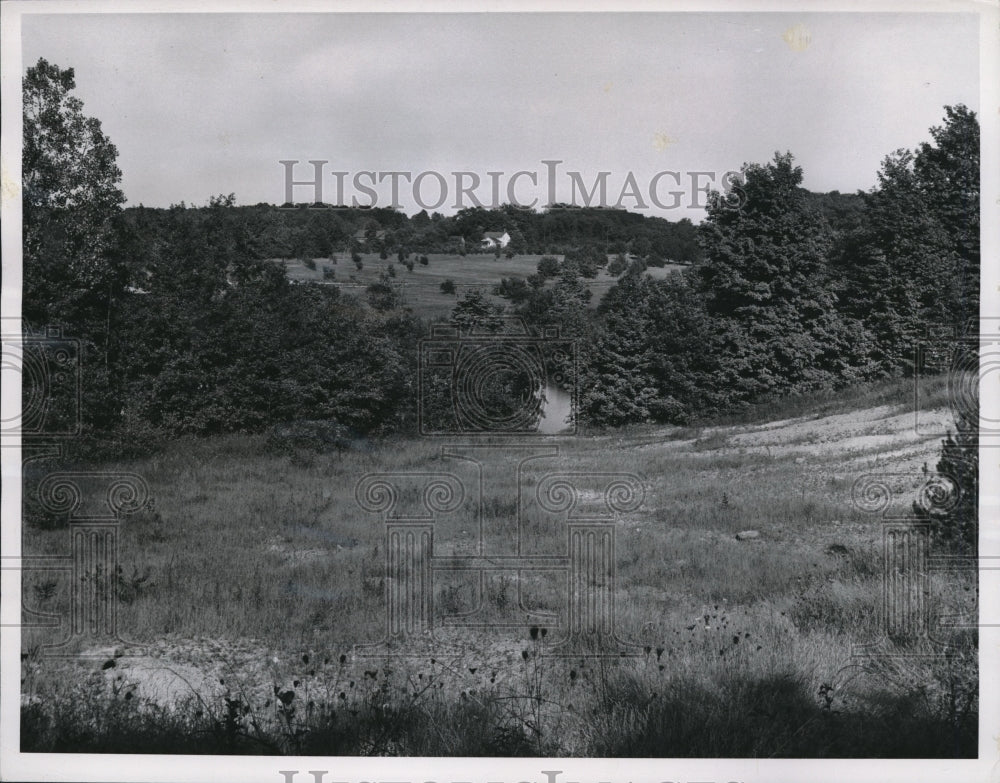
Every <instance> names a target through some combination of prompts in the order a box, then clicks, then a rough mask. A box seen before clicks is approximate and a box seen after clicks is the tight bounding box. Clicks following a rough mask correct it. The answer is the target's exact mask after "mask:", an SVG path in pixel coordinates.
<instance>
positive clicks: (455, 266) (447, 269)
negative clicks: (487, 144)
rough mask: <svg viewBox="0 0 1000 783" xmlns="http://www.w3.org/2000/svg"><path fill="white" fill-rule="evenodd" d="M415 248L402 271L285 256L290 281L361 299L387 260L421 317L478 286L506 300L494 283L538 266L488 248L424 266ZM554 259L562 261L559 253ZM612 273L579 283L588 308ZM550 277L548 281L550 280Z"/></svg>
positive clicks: (533, 259) (368, 259) (661, 273)
mask: <svg viewBox="0 0 1000 783" xmlns="http://www.w3.org/2000/svg"><path fill="white" fill-rule="evenodd" d="M419 256H420V254H419V253H414V254H413V255H411V256H410V259H411V260H412V261H413V262H414V266H413V271H412V272H409V271H407V269H406V267H405V266H403V264H402V263H400V262H399V261H398V260H397V259H396V256H395V254H392V255H390V256H389V258H387V259H381V258H379V255H378V253H361V264H362V269H360V270H358V269H357V267H356V266H355V264H354V262H353V261H352V260H351V255H350V253H338V254H336V256H335V258H334V259H330V258H315V259H313V263H314V264H315V265H316V268H315V269H309V268H307V267H306V266H305V264H304V262H303V261H302V260H301V259H284V260H282V261H281V263H284V265H285V268H286V270H287V272H288V278H289V280H294V281H302V282H312V283H326V284H329V285H334V284H335V285H336V286H337V287H338V288H339V289H340V290H341V291H343V292H344V293H345V294H353V295H355V296H357V297H359V298H360V299H361V300H362V301H364V300H365V289H366V287H367V286H369V285H371V284H372V283H374V282H377V281H378V279H379V275H381V274H382V273H384V272H386V270H387V269H388V268H389V266H390V265H392V266H393V267H394V268H395V270H396V277H395V278H394V282H395V283H398V284H400V285H401V286H402V287H403V300H404V301H403V304H404V306H405V307H408V308H410V309H412V310H413V312H414V313H415V314H416V315H418V316H421V317H424V318H433V317H439V316H440V317H447V316H448V315H450V314H451V311H452V309H453V308H454V307H455V302H456V301H458V300H459V299H461V298H462V296H463V295H464V294H465V293H466V292H467V291H469V290H470V289H473V288H479V289H482V290H483V291H484V292H485V293H486V294H487V295H488V297H489V299H490V301H493V302H496V303H498V304H503V303H505V300H504V299H501V298H500V297H498V296H494V295H493V293H492V292H493V286H495V285H496V284H497V283H498V282H499V281H500V279H501V278H503V277H520V278H526V277H528V276H529V275H532V274H534V273H535V272H536V271H537V267H538V262H539V260H541V259H542V258H544V257H545V256H544V255H538V254H522V255H516V256H514V257H513V258H507V257H506V256H505V255H501V256H500V257H499V258H495V257H494V256H493V254H492V253H478V254H468V255H464V256H461V255H457V254H456V255H449V254H445V253H428V254H427V259H428V264H427V266H423V265H422V264H420V263H419V262H418V261H417V259H418V258H419ZM552 257H553V258H556V259H558V260H559V261H560V262H562V256H561V255H553V256H552ZM683 268H684V267H682V266H679V265H667V266H663V267H650V268H649V269H647V270H646V272H647V273H648V274H649V275H651V276H652V277H654V278H656V279H660V278H663V277H666V276H667V275H668V274H669V273H670V272H671V271H672V270H674V269H683ZM325 269H332V270H333V275H334V277H333V279H332V280H328V279H324V277H323V275H324V270H325ZM617 279H618V278H617V277H615V276H613V275H610V274H608V272H607V270H606V269H600V270H599V271H598V273H597V277H595V278H594V279H592V280H591V279H586V278H584V281H583V282H584V283H585V284H586V285H587V287H588V288H589V289H590V290H591V291H593V297H592V298H591V300H590V305H591V307H596V306H597V304H598V302H600V301H601V297H603V296H604V295H605V294H606V293H607V292H608V290H609V289H610V288H611V286H613V285H614V284H615V282H616V281H617ZM445 280H451V281H452V282H454V283H455V293H454V294H444V293H442V292H441V283H443V282H444V281H445ZM551 284H552V283H551V281H550V282H549V283H548V285H551Z"/></svg>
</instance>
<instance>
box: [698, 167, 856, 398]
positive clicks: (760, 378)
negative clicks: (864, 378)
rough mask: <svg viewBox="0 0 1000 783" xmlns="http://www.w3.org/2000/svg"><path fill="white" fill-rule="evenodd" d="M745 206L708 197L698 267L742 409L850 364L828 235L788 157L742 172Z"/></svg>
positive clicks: (848, 334)
mask: <svg viewBox="0 0 1000 783" xmlns="http://www.w3.org/2000/svg"><path fill="white" fill-rule="evenodd" d="M743 175H744V178H745V182H744V184H743V186H742V187H743V191H744V193H745V201H744V203H742V204H741V205H739V206H738V208H737V207H734V206H733V204H732V203H731V202H730V200H729V199H727V198H726V197H725V196H724V195H722V194H719V193H712V194H711V195H710V197H709V203H708V217H707V219H706V220H705V221H704V222H703V223H702V224H701V226H700V227H699V229H700V232H701V237H702V242H703V246H704V259H703V260H702V261H701V262H700V263H699V264H698V265H697V267H696V270H697V274H698V279H699V280H700V283H701V291H702V293H703V294H704V296H705V297H706V302H707V306H708V311H709V313H710V314H711V316H712V317H713V319H715V320H716V321H718V323H719V324H720V326H721V327H722V328H723V332H725V333H728V335H729V340H728V344H727V345H725V348H724V350H725V356H726V361H727V363H728V365H729V367H728V369H729V375H730V378H729V379H728V380H729V381H730V383H731V384H733V386H732V387H731V388H734V389H739V390H740V392H741V393H742V394H741V396H742V397H743V398H744V399H746V400H750V399H756V398H760V397H764V396H771V395H777V394H785V393H789V392H799V391H805V390H808V389H814V388H818V387H821V386H824V385H827V384H829V383H831V382H833V381H835V379H836V378H838V377H840V376H841V374H842V373H843V371H844V370H845V368H846V367H850V366H851V365H852V363H853V362H855V361H856V360H857V357H856V356H855V355H854V351H855V345H854V342H853V341H852V334H853V332H852V330H851V329H850V328H849V327H848V326H847V325H846V324H845V323H844V321H843V319H842V318H841V315H840V313H839V312H838V309H837V304H838V302H837V297H836V295H835V293H834V291H833V288H832V287H831V285H830V274H829V267H828V264H827V258H828V255H829V253H830V249H831V246H832V239H833V237H832V235H831V231H830V229H829V226H828V225H827V223H826V222H825V221H824V220H823V219H822V217H821V216H820V215H819V214H818V213H817V212H816V211H815V209H814V208H813V207H812V205H811V204H810V202H809V200H808V199H807V198H806V196H805V191H804V190H802V189H801V187H800V185H801V182H802V169H801V168H799V167H798V166H795V165H794V162H793V158H792V155H791V154H790V153H786V154H783V155H782V154H776V155H775V157H774V160H773V161H772V162H771V163H769V164H767V165H758V164H749V165H747V166H745V167H744V169H743Z"/></svg>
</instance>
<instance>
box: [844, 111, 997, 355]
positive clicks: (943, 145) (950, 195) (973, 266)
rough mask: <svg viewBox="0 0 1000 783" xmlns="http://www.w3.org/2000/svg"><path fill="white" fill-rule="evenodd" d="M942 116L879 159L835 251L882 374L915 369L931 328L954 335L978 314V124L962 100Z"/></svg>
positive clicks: (850, 307)
mask: <svg viewBox="0 0 1000 783" xmlns="http://www.w3.org/2000/svg"><path fill="white" fill-rule="evenodd" d="M945 114H946V116H945V124H944V125H943V126H940V127H934V128H931V131H930V132H931V137H932V139H933V141H932V142H925V143H923V144H921V145H920V146H919V148H918V149H917V151H916V152H911V151H909V150H898V151H896V152H895V153H893V154H892V155H890V156H888V157H887V158H886V159H885V160H884V161H883V163H882V168H881V170H880V171H879V174H878V184H877V186H876V187H875V188H874V189H873V190H872V191H871V192H869V193H866V194H864V202H865V211H864V213H863V215H862V219H861V225H860V227H859V228H858V229H857V230H856V231H854V232H852V233H851V234H850V235H849V236H848V237H847V238H846V239H845V241H844V242H843V245H842V248H841V250H840V252H839V254H838V255H839V258H838V261H837V263H838V266H840V267H841V268H842V269H843V270H844V272H845V274H846V277H847V285H846V290H845V294H844V296H843V297H842V298H843V301H844V304H845V309H846V310H847V311H848V312H850V313H851V314H852V315H853V316H855V317H856V318H857V319H858V320H860V321H861V322H863V323H864V325H865V327H866V328H867V330H868V331H869V332H870V333H871V334H872V335H873V336H874V340H875V342H874V346H873V352H872V357H871V361H872V363H873V364H874V365H875V366H876V368H877V369H878V371H879V372H880V373H882V374H893V373H897V372H900V371H903V372H905V373H910V372H912V371H913V365H912V361H913V356H914V348H915V346H916V344H917V343H918V342H921V341H922V339H923V338H924V337H925V335H926V334H927V332H928V331H939V330H940V329H942V328H944V329H946V330H950V331H951V332H952V333H954V334H955V335H956V336H957V335H958V334H960V333H961V330H962V328H963V327H964V324H965V323H966V322H967V321H968V319H969V318H974V317H978V314H979V124H978V122H977V120H976V115H975V113H974V112H971V111H969V110H968V109H967V108H966V107H964V106H957V107H950V106H949V107H945Z"/></svg>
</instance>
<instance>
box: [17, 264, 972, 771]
mask: <svg viewBox="0 0 1000 783" xmlns="http://www.w3.org/2000/svg"><path fill="white" fill-rule="evenodd" d="M433 265H434V262H432V268H433ZM401 274H404V275H405V274H406V272H405V270H403V271H402V272H401ZM927 385H928V390H929V392H930V393H929V394H927V395H924V396H925V397H926V398H927V399H928V400H929V402H928V405H929V407H928V408H926V409H925V410H922V411H921V412H920V415H921V417H922V418H921V421H922V422H925V423H927V425H928V426H927V431H929V432H932V433H933V432H934V430H935V429H940V430H941V431H943V430H944V429H946V427H947V426H948V424H949V422H950V413H949V411H948V410H947V409H946V408H944V407H942V406H941V405H940V403H941V400H942V382H941V381H940V380H936V379H931V381H929V382H928V383H927ZM885 388H889V392H890V393H886V392H885ZM906 399H907V390H906V388H905V384H897V385H896V386H895V387H885V386H883V388H882V390H881V391H879V392H878V393H871V394H868V395H867V396H866V394H864V393H862V394H856V395H855V396H854V397H851V396H850V395H845V401H844V402H843V403H842V404H841V405H839V406H838V405H836V404H835V403H827V404H825V405H817V406H816V409H817V410H819V411H820V412H818V413H814V414H810V415H805V416H803V415H798V414H796V415H791V416H790V415H787V414H788V413H789V410H790V409H791V408H789V410H786V411H784V413H785V415H782V411H781V410H780V409H776V410H775V411H774V413H775V415H774V417H773V420H771V421H759V420H754V421H753V423H742V424H741V423H732V424H727V425H717V426H706V427H701V428H677V427H638V428H634V429H631V430H622V431H615V432H613V433H611V434H601V433H596V434H592V435H586V436H581V437H575V438H569V437H566V438H546V439H537V438H536V439H534V440H528V441H525V440H522V441H521V442H520V444H519V445H520V446H521V447H522V448H520V449H515V448H512V447H511V446H510V444H506V445H503V444H501V443H496V444H493V445H494V446H496V448H481V449H469V448H466V449H465V450H463V448H462V447H458V446H454V447H450V448H443V445H447V443H448V442H447V441H440V440H437V439H422V440H421V439H416V438H395V439H391V440H384V441H359V442H356V443H354V444H353V445H352V446H351V447H350V448H349V449H346V450H343V451H334V452H331V453H315V452H306V451H301V450H296V449H285V450H282V449H281V448H279V447H278V446H276V445H275V444H274V442H273V441H268V440H267V439H266V438H264V437H240V436H230V437H220V438H217V439H211V440H190V441H181V442H178V443H176V444H174V445H172V446H170V447H169V448H168V449H167V450H166V451H164V452H163V453H161V454H158V455H156V456H152V457H148V458H145V459H141V460H136V461H132V462H129V463H127V464H125V463H122V464H107V465H100V466H95V465H90V466H87V468H88V469H91V470H94V469H100V470H110V471H127V472H132V473H137V474H139V475H141V476H143V477H145V479H146V480H147V481H148V483H149V485H150V488H151V491H152V495H153V496H154V497H155V508H153V509H148V510H145V511H142V512H140V513H138V514H135V515H133V516H131V517H128V518H126V519H125V521H124V523H123V525H122V531H121V535H120V556H119V562H120V564H121V568H122V570H121V574H120V576H119V577H118V580H117V595H118V599H119V606H118V609H119V617H118V629H119V636H120V639H118V640H115V639H107V638H98V637H97V636H94V637H86V638H79V639H76V640H74V642H73V643H72V644H71V645H70V646H69V647H66V648H63V649H62V650H61V652H63V653H65V654H66V657H62V658H52V657H46V656H44V655H43V654H42V652H41V650H40V648H39V647H38V646H37V645H39V644H40V643H44V642H51V640H52V639H53V636H52V633H51V632H47V631H46V632H43V631H38V632H34V633H26V634H25V646H24V662H23V676H24V686H23V696H22V699H23V704H24V711H23V714H22V743H23V746H24V748H25V749H26V750H28V749H32V750H61V751H73V750H78V749H84V748H86V749H88V750H92V751H100V750H106V751H108V752H116V751H130V752H190V753H212V752H214V753H225V752H229V753H301V754H325V755H337V754H344V755H353V754H383V755H567V756H588V755H610V756H664V757H669V756H680V755H685V756H762V757H764V756H860V757H866V756H963V755H970V754H971V755H974V754H975V752H976V725H977V723H976V721H977V709H978V706H977V703H976V693H977V679H976V660H977V655H976V639H975V634H974V631H962V630H954V629H951V630H949V629H942V628H939V627H937V626H938V618H939V617H940V616H941V615H942V614H943V613H946V612H951V613H959V614H962V615H963V616H964V617H965V618H966V619H968V618H969V617H974V610H975V605H976V603H975V600H976V599H975V596H976V582H975V574H974V573H965V572H961V571H957V572H956V571H952V572H941V571H937V572H932V573H931V574H930V575H929V581H928V583H927V584H928V592H927V595H925V596H924V598H925V600H926V606H927V611H928V615H929V616H930V618H931V623H932V628H933V633H932V638H930V639H928V638H925V637H921V635H920V634H919V633H917V634H913V633H899V634H896V635H895V636H893V638H888V637H887V634H886V628H885V619H884V612H883V608H884V606H883V587H884V584H885V575H884V571H885V568H884V564H883V528H884V526H885V522H884V521H883V517H882V515H881V510H880V511H879V513H871V509H869V510H868V511H866V510H865V508H864V507H863V505H864V504H860V505H859V504H858V503H856V502H854V501H852V490H854V488H855V482H857V481H858V480H859V479H861V478H862V477H864V476H865V475H869V476H883V477H884V480H885V483H886V484H887V485H888V486H889V488H890V490H891V492H892V494H893V499H894V502H893V504H892V505H890V506H889V507H888V513H895V514H900V515H905V514H906V513H907V509H908V508H909V506H910V504H911V503H912V502H913V500H914V499H916V497H917V494H918V490H919V488H920V486H921V484H922V483H923V482H924V480H925V479H924V476H923V475H922V473H921V467H922V465H923V464H925V463H926V464H927V465H928V466H929V467H930V468H931V469H933V466H934V464H935V463H936V460H937V454H938V452H939V446H940V439H939V437H938V436H937V435H935V434H931V435H918V434H917V432H915V430H914V426H913V423H914V413H913V411H912V410H908V409H907V407H906V402H905V401H906ZM935 425H936V426H935ZM427 472H439V474H438V475H440V476H445V477H452V478H453V479H454V480H455V481H457V482H458V484H459V485H460V487H461V489H460V491H459V492H458V493H457V494H454V495H453V500H454V502H452V503H451V505H449V506H447V508H445V509H444V510H442V511H441V513H440V514H437V515H436V517H435V519H434V522H433V525H434V530H433V547H434V555H435V556H442V557H449V556H450V557H453V558H456V562H457V559H461V558H463V557H464V558H474V557H477V556H480V555H482V554H484V553H485V554H486V555H488V556H493V557H501V556H513V555H517V556H519V557H522V558H530V557H536V558H544V557H549V558H556V559H558V558H560V557H563V556H564V555H565V553H566V549H567V529H568V527H567V522H568V520H569V516H568V514H576V516H577V517H580V518H583V517H587V518H593V517H594V516H595V515H596V516H600V515H601V514H605V515H607V512H608V508H609V507H607V506H602V503H601V498H602V496H601V491H600V486H601V480H602V479H601V476H606V475H607V474H611V473H615V474H630V475H632V476H635V477H636V478H637V480H638V482H639V485H640V494H641V501H642V502H641V504H634V505H633V506H627V507H625V510H624V511H618V512H616V513H615V514H614V515H613V517H612V526H613V529H614V533H613V541H614V550H613V552H614V561H615V566H616V569H615V571H616V573H615V580H614V582H613V583H606V584H605V585H604V587H606V588H607V589H606V591H605V593H603V595H605V596H606V598H607V601H609V602H610V603H609V605H610V606H611V607H613V611H614V618H613V624H614V633H613V634H605V635H603V636H600V635H598V636H594V635H593V634H591V635H587V636H585V637H583V636H580V635H575V636H574V634H573V633H572V627H571V623H569V622H568V620H567V611H568V609H567V606H568V604H567V600H568V598H567V595H568V587H567V584H568V583H567V581H566V580H567V577H566V574H565V572H563V571H558V570H549V571H546V570H537V569H535V570H532V569H531V568H528V567H525V569H524V570H521V571H519V570H518V568H516V567H513V566H511V567H509V568H507V569H506V570H505V569H494V570H488V571H482V572H470V571H465V572H463V571H452V572H449V571H437V572H435V573H434V577H433V610H432V620H431V621H430V622H429V624H428V625H429V626H433V632H432V634H431V633H430V632H426V633H420V632H417V631H415V632H414V633H412V634H409V635H404V636H397V637H395V638H394V640H392V641H393V643H392V644H389V645H388V646H386V645H384V644H383V645H381V646H379V644H378V643H380V642H382V641H385V640H386V634H387V600H388V596H389V595H390V593H391V592H392V590H393V589H394V587H396V586H397V585H394V579H393V573H397V572H393V571H392V569H391V565H390V564H389V561H387V559H386V551H385V547H386V526H385V521H386V518H385V515H384V514H383V513H376V512H370V511H366V510H365V509H364V508H362V506H361V505H359V498H363V497H365V490H364V489H363V487H364V486H365V484H364V481H366V480H369V479H370V476H371V475H372V474H380V475H382V474H396V475H397V476H398V475H400V474H410V477H409V479H405V480H404V479H400V480H401V481H404V486H402V488H401V489H400V490H399V492H398V496H397V497H396V500H397V506H395V507H394V511H393V512H392V513H395V514H396V515H397V516H399V517H407V518H412V517H414V516H416V514H415V513H413V512H414V509H417V510H419V509H420V508H422V507H423V506H421V502H422V498H423V497H426V496H425V495H421V487H423V486H424V485H422V484H420V483H419V480H422V479H419V477H418V478H414V476H415V475H416V474H418V473H422V474H426V473H427ZM553 474H560V475H566V474H572V475H573V476H575V477H577V478H575V479H574V480H575V481H576V482H577V496H576V499H577V505H576V506H574V507H573V508H572V509H571V510H570V511H569V512H566V513H563V512H564V511H565V509H563V511H559V510H556V511H553V510H552V508H551V507H550V506H548V505H546V503H545V502H544V500H543V494H544V492H543V487H544V486H546V477H547V476H552V475H553ZM366 476H368V477H369V479H366V478H365V477H366ZM411 479H412V480H414V481H417V483H415V484H405V481H406V480H411ZM418 479H419V480H418ZM359 482H362V488H361V489H359V488H358V485H359ZM372 497H374V494H373V495H372ZM441 508H444V507H443V506H441ZM577 512H579V513H577ZM747 531H752V533H750V534H747ZM738 534H739V535H738ZM67 546H68V541H67V532H66V530H65V529H50V530H40V529H37V528H26V532H25V550H26V551H27V552H31V553H38V554H43V553H44V554H53V555H55V554H61V553H63V552H65V551H66V548H67ZM67 601H68V585H67V583H66V581H65V580H64V579H61V578H58V577H54V576H53V575H52V574H51V572H44V573H39V574H31V575H29V576H26V579H25V604H26V606H28V607H30V608H31V609H33V610H36V611H43V612H53V613H59V612H65V605H66V603H67ZM63 630H65V629H63ZM560 643H562V644H560ZM366 645H368V646H366ZM371 645H374V646H371ZM865 646H867V649H868V652H863V649H862V648H864V647H865ZM873 651H874V652H873ZM621 653H625V654H626V656H625V657H621V655H620V654H621ZM921 654H922V655H921Z"/></svg>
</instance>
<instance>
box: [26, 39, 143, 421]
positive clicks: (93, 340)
mask: <svg viewBox="0 0 1000 783" xmlns="http://www.w3.org/2000/svg"><path fill="white" fill-rule="evenodd" d="M22 84H23V119H24V130H23V148H22V181H23V188H22V194H21V205H22V210H23V212H22V219H23V231H24V233H23V238H24V244H23V291H22V315H23V318H24V319H25V322H26V324H27V325H28V326H29V328H32V329H35V330H40V329H42V328H43V327H46V326H55V325H61V326H62V327H63V329H64V333H65V334H66V335H67V336H71V337H73V338H77V339H79V340H81V344H82V355H81V357H80V359H81V362H82V365H83V374H82V376H81V379H82V386H83V392H84V398H83V401H82V413H83V421H84V423H85V424H87V425H95V424H96V425H100V424H102V423H104V422H106V421H107V420H108V418H109V417H111V416H113V415H114V411H115V408H116V407H117V406H116V403H115V400H114V395H115V390H114V388H113V386H114V382H113V378H112V372H111V369H110V367H111V365H112V364H113V357H112V355H111V354H112V351H113V347H112V345H111V338H110V336H111V334H112V331H113V330H114V329H115V326H116V323H117V321H118V319H119V316H120V305H121V301H122V299H123V296H124V293H125V287H126V285H127V283H128V269H127V263H126V259H125V257H124V255H123V254H122V252H121V247H120V245H119V228H120V227H119V224H118V219H119V217H120V213H121V205H122V203H123V202H124V201H125V196H124V194H123V193H122V191H121V189H120V188H119V183H120V181H121V171H120V170H119V168H118V166H117V163H116V159H117V156H118V151H117V150H116V149H115V146H114V145H113V144H112V143H111V141H110V140H109V139H108V137H107V136H106V135H105V134H104V132H103V131H102V130H101V123H100V121H99V120H97V119H95V118H93V117H88V116H86V115H85V114H84V112H83V103H82V101H81V100H80V99H79V98H77V97H76V96H75V95H73V93H72V91H73V90H74V89H75V87H76V82H75V76H74V72H73V69H72V68H67V69H61V68H59V67H58V66H57V65H53V64H50V63H49V62H47V61H46V60H44V59H39V60H38V62H37V63H36V64H35V65H34V66H33V67H30V68H28V70H27V74H26V75H25V77H24V79H23V81H22Z"/></svg>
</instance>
